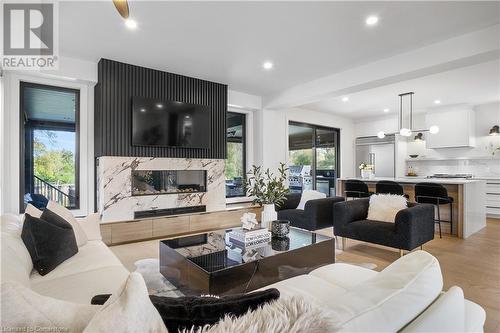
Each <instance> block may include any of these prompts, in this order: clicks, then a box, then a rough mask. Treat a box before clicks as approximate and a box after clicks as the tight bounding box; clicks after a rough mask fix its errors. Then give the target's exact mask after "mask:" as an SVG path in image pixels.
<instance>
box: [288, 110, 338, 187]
mask: <svg viewBox="0 0 500 333" xmlns="http://www.w3.org/2000/svg"><path fill="white" fill-rule="evenodd" d="M290 125H291V126H302V127H307V128H311V129H312V130H313V135H312V138H311V140H312V150H313V156H312V158H313V165H314V168H313V167H311V173H312V175H311V177H312V179H314V180H316V167H317V161H316V148H317V144H316V131H317V130H318V129H323V130H327V131H328V130H333V131H334V132H335V134H336V136H337V146H336V147H335V175H336V177H335V178H336V179H338V178H340V137H341V135H340V134H341V129H340V128H338V127H328V126H322V125H315V124H310V123H303V122H300V121H293V120H289V121H288V126H290ZM289 138H290V134H288V138H287V140H288V141H287V142H289ZM288 151H289V152H290V147H288ZM335 187H336V186H335ZM313 189H314V190H316V181H313Z"/></svg>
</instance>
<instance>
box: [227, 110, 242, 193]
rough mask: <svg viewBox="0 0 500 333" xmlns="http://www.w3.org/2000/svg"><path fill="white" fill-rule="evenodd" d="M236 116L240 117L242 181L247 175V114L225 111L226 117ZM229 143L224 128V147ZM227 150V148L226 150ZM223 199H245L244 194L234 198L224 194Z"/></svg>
mask: <svg viewBox="0 0 500 333" xmlns="http://www.w3.org/2000/svg"><path fill="white" fill-rule="evenodd" d="M230 113H231V114H237V115H239V116H242V119H243V121H242V131H241V141H242V145H243V147H242V151H243V158H242V162H243V180H245V179H246V175H247V170H248V168H247V154H248V152H247V118H248V116H247V113H243V112H235V111H232V110H227V111H226V117H227V115H228V114H230ZM226 124H227V121H226ZM229 142H231V140H229V138H228V137H227V128H226V146H227V144H228V143H229ZM232 142H235V143H239V142H237V141H236V140H235V141H232ZM226 149H227V148H226ZM226 160H227V156H226ZM225 176H226V175H225V172H224V183H225V180H226V179H225V178H226V177H225ZM225 197H226V200H228V199H235V198H245V197H246V193H243V195H234V196H227V193H225Z"/></svg>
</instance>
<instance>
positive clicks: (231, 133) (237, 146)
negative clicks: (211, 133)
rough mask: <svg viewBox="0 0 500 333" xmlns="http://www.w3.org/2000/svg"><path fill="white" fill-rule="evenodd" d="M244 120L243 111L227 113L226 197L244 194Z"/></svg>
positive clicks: (242, 195)
mask: <svg viewBox="0 0 500 333" xmlns="http://www.w3.org/2000/svg"><path fill="white" fill-rule="evenodd" d="M245 121H246V118H245V114H243V113H236V112H228V113H227V159H226V198H234V197H244V196H245V189H244V179H245V175H246V146H245V136H246V125H245Z"/></svg>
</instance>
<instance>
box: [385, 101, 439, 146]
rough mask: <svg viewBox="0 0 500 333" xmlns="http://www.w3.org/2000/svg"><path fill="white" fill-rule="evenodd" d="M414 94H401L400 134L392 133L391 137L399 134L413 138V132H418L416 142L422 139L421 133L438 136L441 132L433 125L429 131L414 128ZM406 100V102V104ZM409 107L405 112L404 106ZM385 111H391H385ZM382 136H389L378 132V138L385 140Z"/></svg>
mask: <svg viewBox="0 0 500 333" xmlns="http://www.w3.org/2000/svg"><path fill="white" fill-rule="evenodd" d="M414 94H415V93H414V92H407V93H403V94H399V117H398V128H399V132H396V133H390V134H389V135H394V134H399V135H401V136H407V137H408V136H411V134H412V133H413V132H417V133H418V134H417V135H416V136H415V140H417V138H418V139H422V136H423V134H422V133H420V132H429V133H431V134H436V133H438V132H439V127H438V126H436V125H433V126H431V127H429V129H415V128H413V95H414ZM405 100H406V102H405ZM404 104H405V105H407V106H408V109H406V110H405V108H403V105H404ZM385 110H389V109H384V112H386V111H385ZM382 135H384V136H385V135H387V134H386V133H384V132H378V134H377V136H378V137H379V138H381V139H382V138H384V136H382Z"/></svg>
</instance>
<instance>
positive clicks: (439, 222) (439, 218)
mask: <svg viewBox="0 0 500 333" xmlns="http://www.w3.org/2000/svg"><path fill="white" fill-rule="evenodd" d="M436 206H437V209H438V224H439V238H443V235H442V234H441V211H440V210H439V203H438V204H437V205H436Z"/></svg>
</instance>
